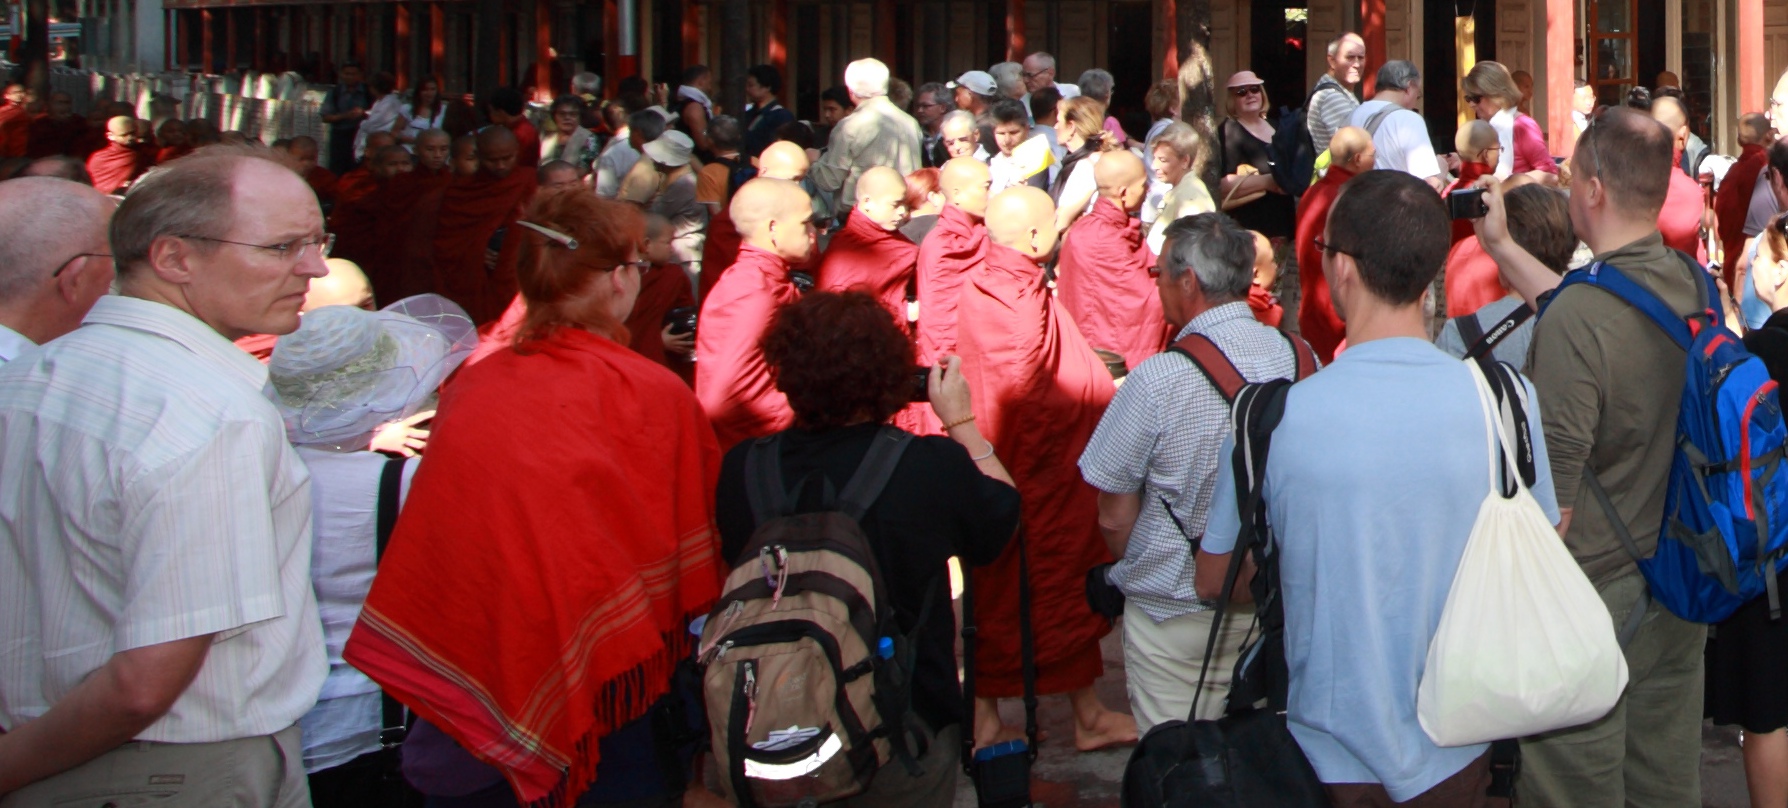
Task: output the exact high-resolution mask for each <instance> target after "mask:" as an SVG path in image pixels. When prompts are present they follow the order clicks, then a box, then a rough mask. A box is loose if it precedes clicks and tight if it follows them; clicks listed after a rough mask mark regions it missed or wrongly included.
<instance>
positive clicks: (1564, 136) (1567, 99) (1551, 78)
mask: <svg viewBox="0 0 1788 808" xmlns="http://www.w3.org/2000/svg"><path fill="white" fill-rule="evenodd" d="M1543 64H1544V66H1545V71H1546V72H1545V73H1542V74H1541V75H1543V76H1545V77H1546V131H1547V132H1548V133H1549V135H1548V136H1549V138H1550V140H1551V142H1550V143H1549V144H1548V145H1549V146H1551V150H1552V153H1553V154H1559V155H1568V154H1570V153H1571V152H1572V151H1573V150H1575V149H1576V147H1577V127H1576V125H1575V124H1574V123H1573V122H1572V119H1571V98H1572V97H1573V96H1574V95H1575V94H1576V77H1577V3H1576V2H1575V0H1546V51H1545V61H1544V62H1543Z"/></svg>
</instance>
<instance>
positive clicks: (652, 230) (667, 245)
mask: <svg viewBox="0 0 1788 808" xmlns="http://www.w3.org/2000/svg"><path fill="white" fill-rule="evenodd" d="M676 234H677V231H676V230H674V229H672V228H671V223H670V220H669V219H666V218H664V217H663V216H661V215H659V214H656V213H648V214H646V238H645V241H643V242H642V243H641V244H640V247H639V256H640V257H641V258H643V259H645V260H647V261H651V262H652V263H654V264H668V263H671V261H672V258H673V253H672V252H671V239H672V238H673V237H675V236H676Z"/></svg>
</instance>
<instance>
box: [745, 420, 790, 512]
mask: <svg viewBox="0 0 1788 808" xmlns="http://www.w3.org/2000/svg"><path fill="white" fill-rule="evenodd" d="M745 498H746V499H747V500H748V501H750V503H751V518H752V520H753V521H755V522H756V523H757V524H759V525H762V524H763V523H765V522H768V521H770V520H771V519H775V518H776V517H778V516H783V515H785V514H787V513H788V512H789V503H788V488H787V487H785V486H784V485H783V483H782V433H780V432H778V433H776V434H774V435H767V436H765V437H762V438H758V439H757V440H754V441H752V442H751V448H749V449H746V450H745Z"/></svg>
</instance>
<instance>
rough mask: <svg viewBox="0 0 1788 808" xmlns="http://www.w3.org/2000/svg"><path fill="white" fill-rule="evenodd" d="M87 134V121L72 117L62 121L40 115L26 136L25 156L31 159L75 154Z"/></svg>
mask: <svg viewBox="0 0 1788 808" xmlns="http://www.w3.org/2000/svg"><path fill="white" fill-rule="evenodd" d="M86 134H87V119H86V118H83V117H81V116H79V115H70V116H68V117H66V118H62V119H60V120H58V119H56V118H52V117H50V116H48V115H39V116H38V117H37V119H36V120H33V121H32V122H31V128H30V129H29V130H28V132H27V134H26V141H25V156H26V157H30V158H33V159H35V158H38V157H54V156H56V155H58V154H74V153H75V152H76V151H77V150H78V148H79V146H80V143H81V138H82V136H84V135H86Z"/></svg>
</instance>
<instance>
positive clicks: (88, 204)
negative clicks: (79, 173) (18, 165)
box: [0, 177, 116, 345]
mask: <svg viewBox="0 0 1788 808" xmlns="http://www.w3.org/2000/svg"><path fill="white" fill-rule="evenodd" d="M115 207H116V205H114V204H112V201H111V200H110V199H107V198H106V197H105V196H103V195H101V194H100V193H99V192H98V191H95V190H93V187H92V186H91V185H90V184H89V185H80V184H78V183H74V182H69V181H68V180H63V179H55V178H51V177H20V178H18V179H11V180H7V181H6V182H3V183H0V325H3V326H6V327H7V328H10V329H12V330H13V331H16V332H18V333H19V334H20V335H21V336H23V337H24V338H26V339H28V340H31V341H32V342H35V343H38V344H40V345H41V344H43V343H45V342H49V341H50V340H53V339H55V338H57V337H60V336H62V335H63V334H67V333H68V332H70V331H73V330H75V329H76V328H78V327H80V325H81V318H83V317H85V316H87V310H88V309H90V308H92V307H93V304H94V302H95V301H97V300H99V298H100V297H101V296H103V295H104V294H105V293H106V292H108V291H110V290H111V288H112V278H113V274H114V273H113V269H112V259H110V258H107V257H103V256H106V255H107V254H109V253H111V249H110V244H109V242H108V241H107V233H106V228H107V225H109V224H110V223H111V220H112V210H113V209H114V208H115ZM82 253H86V254H87V255H80V254H82ZM71 256H73V257H71Z"/></svg>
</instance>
